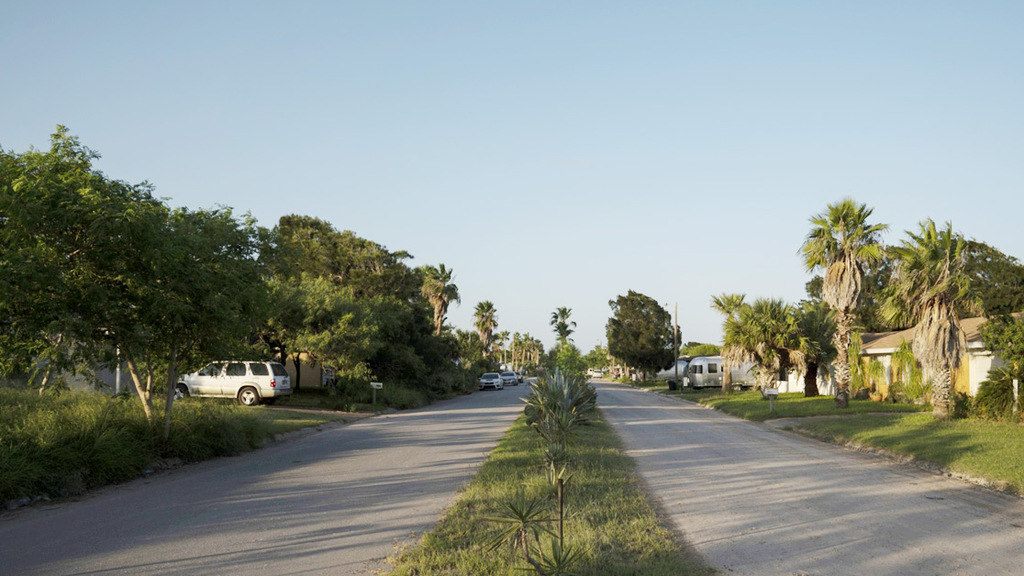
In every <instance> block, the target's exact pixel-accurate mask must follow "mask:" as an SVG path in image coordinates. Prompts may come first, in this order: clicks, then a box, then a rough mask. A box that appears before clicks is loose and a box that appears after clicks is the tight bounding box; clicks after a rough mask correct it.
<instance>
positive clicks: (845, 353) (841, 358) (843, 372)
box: [832, 310, 853, 408]
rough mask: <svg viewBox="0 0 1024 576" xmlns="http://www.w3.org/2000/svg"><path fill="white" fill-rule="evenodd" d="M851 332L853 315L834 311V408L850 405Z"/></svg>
mask: <svg viewBox="0 0 1024 576" xmlns="http://www.w3.org/2000/svg"><path fill="white" fill-rule="evenodd" d="M851 332H853V314H851V313H849V312H845V311H843V310H837V311H836V333H835V336H834V337H833V338H832V342H833V343H834V344H835V345H836V359H835V360H833V361H832V368H833V369H834V371H835V382H836V408H846V407H848V406H849V405H850V333H851Z"/></svg>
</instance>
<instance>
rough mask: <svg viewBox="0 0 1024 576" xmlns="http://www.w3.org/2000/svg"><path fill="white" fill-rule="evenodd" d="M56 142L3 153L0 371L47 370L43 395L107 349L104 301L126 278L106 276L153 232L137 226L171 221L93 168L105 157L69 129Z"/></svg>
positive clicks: (136, 189)
mask: <svg viewBox="0 0 1024 576" xmlns="http://www.w3.org/2000/svg"><path fill="white" fill-rule="evenodd" d="M50 142H51V145H50V149H49V150H48V151H38V150H30V151H28V152H25V153H23V154H16V153H13V152H6V151H0V293H2V294H3V297H2V298H0V371H2V372H4V373H11V372H16V371H25V370H27V369H29V367H31V366H32V365H35V364H39V365H42V366H45V369H44V370H43V371H42V375H41V378H40V381H39V382H38V385H39V388H40V391H42V390H43V389H45V388H46V386H47V382H48V381H49V379H50V376H51V374H53V373H54V372H61V371H65V370H71V369H73V368H74V367H75V366H76V365H77V364H79V363H81V362H82V361H84V360H86V359H87V358H89V357H90V356H92V354H93V351H94V349H95V347H96V346H102V345H103V331H102V329H101V328H102V327H101V326H98V325H96V324H95V322H94V321H95V320H96V319H97V318H98V317H99V316H100V315H101V312H102V305H103V302H102V301H101V300H98V298H97V296H99V295H101V292H102V290H103V286H104V285H107V284H110V283H118V282H128V281H129V279H127V278H124V277H114V278H107V277H105V276H103V275H102V273H101V272H100V271H101V270H102V269H104V268H106V267H109V266H114V265H117V264H118V262H117V260H116V257H115V255H116V254H118V253H119V252H120V251H121V250H122V249H123V248H125V247H126V246H127V244H129V243H130V242H132V241H134V240H135V238H136V237H137V236H139V235H140V234H146V233H147V232H148V231H147V230H146V229H145V228H140V227H139V226H138V225H137V223H138V222H148V221H150V220H152V219H154V218H155V219H157V220H160V219H162V218H164V217H165V215H166V208H165V207H164V206H163V205H162V204H161V203H160V202H159V201H157V200H155V199H154V198H153V197H152V195H151V188H150V186H149V185H148V184H146V183H142V184H136V185H130V184H127V183H124V182H119V181H115V180H111V179H109V178H107V177H106V176H104V175H103V174H102V173H101V172H99V171H98V170H95V169H94V168H93V166H92V163H93V161H94V160H96V159H97V158H99V154H97V153H96V152H94V151H92V150H90V149H88V148H86V147H84V146H82V145H81V143H80V142H79V140H78V138H76V137H74V136H71V135H70V134H69V133H68V130H67V129H66V128H65V127H63V126H58V127H57V131H56V133H54V134H53V135H52V136H51V139H50ZM100 280H102V282H99V283H98V281H100Z"/></svg>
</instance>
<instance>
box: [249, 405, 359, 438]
mask: <svg viewBox="0 0 1024 576" xmlns="http://www.w3.org/2000/svg"><path fill="white" fill-rule="evenodd" d="M255 412H256V415H257V417H259V418H260V419H261V420H263V421H264V422H265V423H266V424H267V426H268V428H269V431H270V432H271V433H272V434H283V433H285V432H294V431H295V430H302V429H305V428H312V427H314V426H320V425H321V424H326V423H328V422H337V421H339V420H340V421H343V422H349V421H352V420H356V419H358V418H359V417H360V416H356V415H346V414H336V413H331V412H310V411H306V410H302V411H300V410H288V409H286V408H280V409H279V408H267V407H259V408H256V410H255Z"/></svg>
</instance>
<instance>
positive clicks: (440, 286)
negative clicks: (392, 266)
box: [420, 264, 462, 336]
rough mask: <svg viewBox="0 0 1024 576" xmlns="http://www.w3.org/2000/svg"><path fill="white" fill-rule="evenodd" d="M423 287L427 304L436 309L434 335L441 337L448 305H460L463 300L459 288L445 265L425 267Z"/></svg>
mask: <svg viewBox="0 0 1024 576" xmlns="http://www.w3.org/2000/svg"><path fill="white" fill-rule="evenodd" d="M421 270H422V271H423V286H422V287H421V288H420V292H421V293H422V294H423V296H424V298H426V299H427V302H430V305H431V306H432V307H433V308H434V334H435V335H436V336H440V335H441V330H442V329H443V328H444V320H445V316H446V315H447V314H448V305H449V304H450V303H452V302H455V303H456V304H459V303H461V302H462V298H461V297H460V296H459V287H458V286H456V285H455V284H452V270H451V269H450V268H446V267H445V265H444V264H441V265H439V266H437V267H436V268H435V267H434V266H424V267H423V268H422V269H421Z"/></svg>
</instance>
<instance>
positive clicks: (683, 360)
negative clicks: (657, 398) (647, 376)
mask: <svg viewBox="0 0 1024 576" xmlns="http://www.w3.org/2000/svg"><path fill="white" fill-rule="evenodd" d="M688 359H689V357H688V356H680V357H679V358H677V359H676V363H675V364H669V366H668V368H666V369H664V370H662V371H661V372H658V373H657V374H655V376H654V379H655V380H670V381H672V382H676V383H677V384H681V383H683V382H686V366H687V363H688V362H687V361H688ZM676 366H679V378H676Z"/></svg>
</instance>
